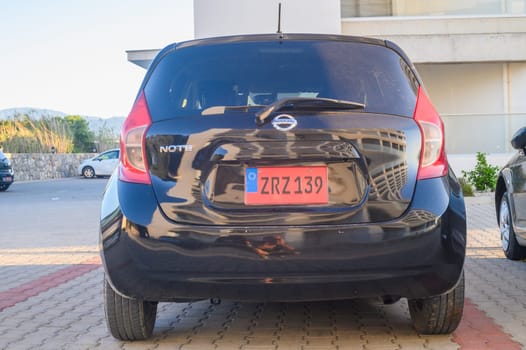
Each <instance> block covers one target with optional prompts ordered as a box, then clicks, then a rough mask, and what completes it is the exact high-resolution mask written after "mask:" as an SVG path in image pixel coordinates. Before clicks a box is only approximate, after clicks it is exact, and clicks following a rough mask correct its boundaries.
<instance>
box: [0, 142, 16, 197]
mask: <svg viewBox="0 0 526 350" xmlns="http://www.w3.org/2000/svg"><path fill="white" fill-rule="evenodd" d="M13 181H15V174H14V172H13V168H12V167H11V162H10V161H9V159H8V158H7V157H6V155H5V154H4V153H3V152H2V151H0V192H3V191H6V190H7V189H8V188H9V186H11V184H12V183H13Z"/></svg>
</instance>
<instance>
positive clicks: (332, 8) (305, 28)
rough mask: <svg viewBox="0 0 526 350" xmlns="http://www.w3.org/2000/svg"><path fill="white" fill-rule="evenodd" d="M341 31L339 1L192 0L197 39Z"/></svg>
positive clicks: (336, 32) (335, 32) (334, 32)
mask: <svg viewBox="0 0 526 350" xmlns="http://www.w3.org/2000/svg"><path fill="white" fill-rule="evenodd" d="M280 2H281V3H282V5H281V30H282V32H284V33H326V34H340V31H341V22H340V21H341V19H340V1H339V0H221V1H218V0H194V30H195V37H196V38H205V37H211V36H222V35H235V34H261V33H265V34H266V33H275V32H276V31H277V28H278V3H280Z"/></svg>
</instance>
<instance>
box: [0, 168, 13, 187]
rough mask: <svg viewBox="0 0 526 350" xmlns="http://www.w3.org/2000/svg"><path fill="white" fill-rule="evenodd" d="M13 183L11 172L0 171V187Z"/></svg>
mask: <svg viewBox="0 0 526 350" xmlns="http://www.w3.org/2000/svg"><path fill="white" fill-rule="evenodd" d="M14 181H15V176H14V175H13V172H12V171H9V170H0V185H9V184H11V183H13V182H14Z"/></svg>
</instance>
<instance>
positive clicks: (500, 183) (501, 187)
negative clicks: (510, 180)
mask: <svg viewBox="0 0 526 350" xmlns="http://www.w3.org/2000/svg"><path fill="white" fill-rule="evenodd" d="M506 192H508V191H507V188H506V182H505V180H504V177H503V176H499V178H498V179H497V186H496V187H495V210H496V214H497V222H498V221H499V214H500V202H501V200H502V196H503V195H504V193H506Z"/></svg>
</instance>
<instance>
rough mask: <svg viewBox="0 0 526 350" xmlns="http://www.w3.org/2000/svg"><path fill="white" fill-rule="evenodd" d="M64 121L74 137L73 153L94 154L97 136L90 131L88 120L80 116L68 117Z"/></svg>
mask: <svg viewBox="0 0 526 350" xmlns="http://www.w3.org/2000/svg"><path fill="white" fill-rule="evenodd" d="M64 119H65V120H66V123H67V124H68V128H69V131H70V132H71V134H72V135H73V152H74V153H83V152H92V151H93V145H94V141H95V135H94V134H93V132H92V131H91V130H90V129H89V125H88V122H87V121H86V119H84V118H82V117H81V116H79V115H68V116H66V117H65V118H64Z"/></svg>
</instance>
